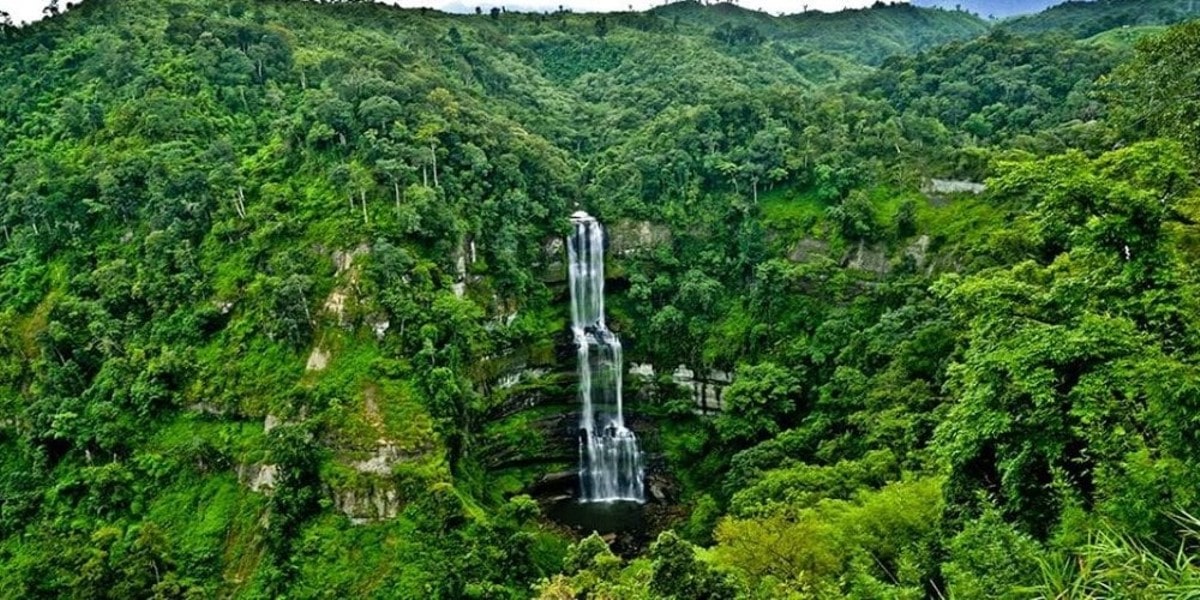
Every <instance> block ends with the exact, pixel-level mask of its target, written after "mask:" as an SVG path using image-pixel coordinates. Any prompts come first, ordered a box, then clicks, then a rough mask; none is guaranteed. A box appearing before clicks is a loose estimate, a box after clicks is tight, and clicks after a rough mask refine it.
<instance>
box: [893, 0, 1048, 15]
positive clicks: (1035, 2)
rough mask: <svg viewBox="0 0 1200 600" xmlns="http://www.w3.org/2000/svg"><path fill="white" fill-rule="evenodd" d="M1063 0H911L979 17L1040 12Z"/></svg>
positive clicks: (918, 4) (919, 3)
mask: <svg viewBox="0 0 1200 600" xmlns="http://www.w3.org/2000/svg"><path fill="white" fill-rule="evenodd" d="M1062 2H1063V0H912V3H913V4H915V5H917V6H925V7H940V8H951V9H953V8H960V7H961V9H962V10H965V11H967V12H972V13H975V14H977V15H979V16H981V17H984V18H988V17H995V18H997V19H1005V18H1008V17H1015V16H1017V15H1028V14H1033V13H1037V12H1041V11H1043V10H1046V9H1047V8H1050V7H1052V6H1055V5H1058V4H1062Z"/></svg>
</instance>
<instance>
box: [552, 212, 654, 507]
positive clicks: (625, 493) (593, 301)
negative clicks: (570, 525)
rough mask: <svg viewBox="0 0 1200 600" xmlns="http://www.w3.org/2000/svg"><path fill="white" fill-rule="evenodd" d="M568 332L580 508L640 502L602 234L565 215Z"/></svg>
mask: <svg viewBox="0 0 1200 600" xmlns="http://www.w3.org/2000/svg"><path fill="white" fill-rule="evenodd" d="M571 223H572V225H573V226H574V231H573V232H572V233H571V236H570V238H568V239H567V254H568V258H569V265H570V269H569V273H568V277H569V281H570V286H571V331H572V332H573V333H574V335H575V345H576V347H577V353H578V360H579V392H578V395H579V401H580V415H579V482H580V488H581V489H580V492H581V494H580V497H581V499H582V500H583V501H584V502H610V501H614V500H630V501H635V502H644V501H645V490H644V485H643V469H642V453H641V450H640V449H639V448H638V443H637V436H635V435H634V433H633V431H630V430H629V429H628V428H626V427H625V414H624V407H623V406H622V398H621V383H622V376H623V363H622V358H621V340H619V339H618V338H617V336H616V335H615V334H613V332H611V331H609V330H608V325H607V324H606V323H605V320H604V229H603V228H602V227H601V226H600V223H599V222H598V221H596V219H594V218H593V217H592V216H591V215H589V214H587V213H586V212H583V211H578V212H576V213H574V214H572V215H571Z"/></svg>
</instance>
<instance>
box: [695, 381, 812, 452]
mask: <svg viewBox="0 0 1200 600" xmlns="http://www.w3.org/2000/svg"><path fill="white" fill-rule="evenodd" d="M736 377H737V379H736V381H735V382H734V384H733V385H731V386H729V390H727V391H726V396H725V403H726V404H725V410H724V412H722V413H721V415H720V416H719V417H717V421H716V427H717V433H718V434H719V435H720V436H721V440H722V441H724V442H726V443H731V442H737V443H746V442H754V441H757V440H760V439H762V438H764V437H769V436H772V435H774V434H776V433H779V430H780V426H781V423H783V422H786V421H785V419H786V418H787V416H788V415H790V414H792V413H794V412H795V411H796V408H797V407H796V395H797V394H798V393H799V391H800V386H799V382H798V380H797V378H796V376H795V375H793V374H792V373H790V372H789V371H788V370H787V369H784V368H783V367H780V366H779V365H776V364H774V363H762V364H758V365H754V366H748V367H744V368H741V369H738V372H737V374H736Z"/></svg>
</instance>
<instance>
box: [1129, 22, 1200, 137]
mask: <svg viewBox="0 0 1200 600" xmlns="http://www.w3.org/2000/svg"><path fill="white" fill-rule="evenodd" d="M1198 43H1200V22H1197V21H1192V22H1190V23H1186V24H1183V25H1179V26H1177V27H1172V28H1170V29H1168V30H1167V31H1166V32H1164V33H1162V34H1160V35H1153V36H1147V37H1146V38H1144V39H1142V40H1141V41H1139V42H1138V44H1137V53H1136V55H1135V57H1134V59H1133V60H1132V61H1130V62H1128V63H1126V64H1124V65H1122V66H1121V68H1120V69H1118V70H1117V71H1116V72H1115V73H1114V74H1113V78H1112V82H1111V85H1112V89H1111V90H1110V94H1111V96H1112V97H1113V103H1114V104H1115V107H1114V111H1113V117H1114V120H1116V121H1117V122H1118V123H1120V124H1121V125H1123V126H1124V127H1125V128H1126V130H1128V131H1130V132H1131V133H1133V134H1134V135H1137V136H1139V137H1165V138H1174V139H1177V140H1179V141H1181V142H1183V144H1184V145H1185V146H1187V148H1188V149H1189V150H1190V151H1191V152H1192V153H1193V154H1195V153H1197V152H1200V101H1197V100H1196V97H1195V91H1196V89H1197V88H1198V87H1200V75H1198V74H1197V73H1196V72H1195V69H1193V68H1191V67H1192V66H1193V65H1195V64H1196V61H1197V60H1200V56H1198V52H1200V51H1198V50H1197V49H1196V48H1197V46H1198Z"/></svg>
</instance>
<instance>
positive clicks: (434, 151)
mask: <svg viewBox="0 0 1200 600" xmlns="http://www.w3.org/2000/svg"><path fill="white" fill-rule="evenodd" d="M429 154H430V156H432V157H433V187H439V186H438V178H437V149H436V148H435V147H434V145H433V144H430V145H429Z"/></svg>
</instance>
